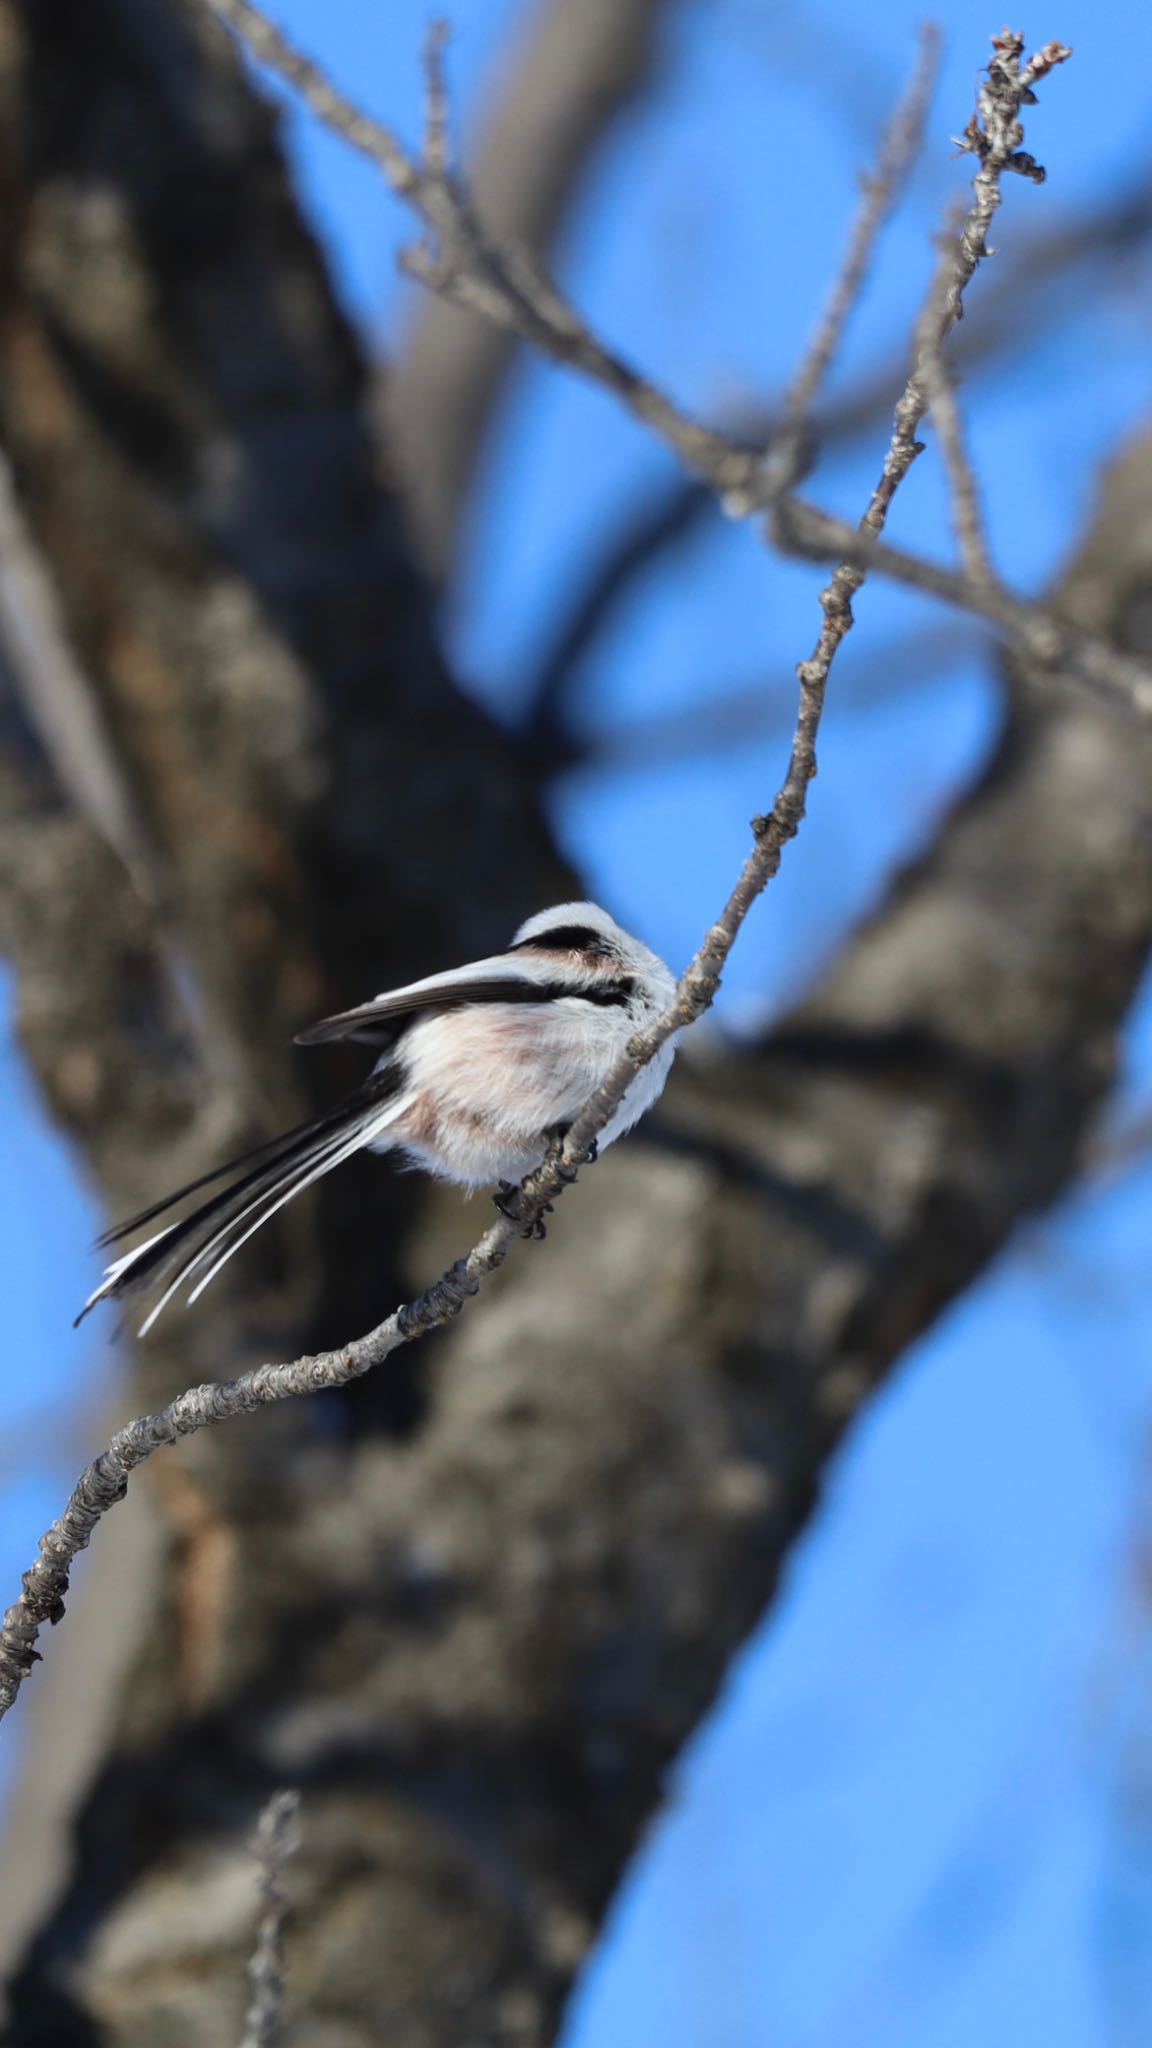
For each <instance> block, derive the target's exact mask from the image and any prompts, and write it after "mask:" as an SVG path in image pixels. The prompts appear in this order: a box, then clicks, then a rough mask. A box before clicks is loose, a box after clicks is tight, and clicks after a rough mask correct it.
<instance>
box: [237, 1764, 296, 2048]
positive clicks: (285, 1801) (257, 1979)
mask: <svg viewBox="0 0 1152 2048" xmlns="http://www.w3.org/2000/svg"><path fill="white" fill-rule="evenodd" d="M299 1817H300V1794H299V1793H298V1792H292V1791H283V1792H274V1793H273V1794H272V1797H271V1799H270V1800H269V1801H268V1803H267V1805H266V1806H265V1808H264V1810H263V1812H262V1813H261V1815H260V1818H259V1820H258V1821H257V1823H256V1833H255V1835H254V1837H253V1840H252V1853H253V1855H254V1856H255V1858H256V1864H257V1868H258V1870H259V1873H260V1923H259V1926H258V1927H257V1930H256V1946H255V1948H254V1949H253V1952H252V1959H251V1961H250V1962H249V1964H248V1982H249V1985H250V1986H251V1991H252V1996H251V1998H250V2000H249V2004H248V2013H247V2017H246V2020H245V2024H244V2038H243V2040H242V2041H241V2043H240V2048H276V2043H277V2042H278V2041H279V2040H280V2039H281V2038H282V2027H283V2019H284V1919H285V1915H286V1913H287V1911H288V1901H287V1899H286V1898H285V1896H284V1866H285V1864H286V1863H287V1861H288V1859H289V1857H290V1856H294V1855H295V1854H296V1851H297V1849H298V1848H299V1846H300V1826H299Z"/></svg>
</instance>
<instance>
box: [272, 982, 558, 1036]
mask: <svg viewBox="0 0 1152 2048" xmlns="http://www.w3.org/2000/svg"><path fill="white" fill-rule="evenodd" d="M581 993H582V991H581V990H580V989H579V988H578V987H577V988H573V987H572V986H571V984H570V983H569V982H566V981H560V980H550V981H543V980H538V979H533V978H531V977H530V976H528V975H526V974H523V975H521V974H512V973H509V974H507V975H503V976H497V975H482V976H481V975H478V976H477V977H476V979H475V980H474V981H469V980H468V979H467V978H466V977H465V976H464V975H460V976H459V977H458V978H454V979H449V978H448V977H447V976H445V977H444V979H443V980H442V981H440V982H439V985H432V984H430V983H422V982H414V983H413V985H412V987H411V988H401V989H397V990H396V992H395V994H394V995H387V996H375V997H374V998H373V1000H372V1001H371V1002H370V1003H361V1004H360V1006H359V1008H358V1009H355V1010H342V1011H341V1012H340V1014H339V1016H337V1017H323V1018H322V1019H321V1021H320V1022H319V1024H312V1025H310V1026H309V1028H308V1030H307V1031H299V1032H297V1034H296V1044H297V1045H329V1044H331V1043H332V1042H333V1041H335V1040H337V1039H357V1040H358V1041H359V1042H360V1043H361V1044H363V1045H377V1046H379V1045H388V1044H390V1043H391V1041H392V1039H393V1038H394V1037H395V1035H396V1027H397V1025H398V1023H399V1022H400V1021H401V1020H402V1019H403V1018H405V1017H411V1016H413V1015H414V1014H415V1013H416V1012H417V1011H420V1010H458V1009H460V1008H461V1007H462V1006H463V1005H464V1004H466V1003H552V1002H555V1001H556V999H557V997H559V996H571V995H580V994H581Z"/></svg>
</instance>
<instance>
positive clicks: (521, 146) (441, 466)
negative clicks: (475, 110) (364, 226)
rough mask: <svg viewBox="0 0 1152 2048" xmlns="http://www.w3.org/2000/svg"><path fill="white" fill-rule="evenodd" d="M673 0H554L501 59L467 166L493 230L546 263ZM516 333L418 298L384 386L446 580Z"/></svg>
mask: <svg viewBox="0 0 1152 2048" xmlns="http://www.w3.org/2000/svg"><path fill="white" fill-rule="evenodd" d="M672 5H673V0H580V4H579V6H577V7H573V6H572V5H571V0H548V4H546V5H543V6H538V7H536V8H534V9H533V11H532V15H531V19H530V21H529V22H528V24H527V27H526V29H525V32H524V34H523V35H522V36H521V37H518V38H517V40H516V42H515V45H514V47H513V48H512V49H511V50H510V51H509V52H508V54H507V56H506V58H505V60H504V63H503V67H502V68H503V71H504V76H503V78H502V80H501V82H500V84H499V87H498V90H497V93H496V96H495V99H494V101H493V103H492V105H491V106H490V108H489V110H488V112H487V115H486V117H485V119H484V121H483V125H482V129H481V133H480V138H479V142H478V145H477V148H476V150H475V152H474V155H473V157H472V161H471V163H470V165H469V167H468V173H467V176H468V186H469V190H470V192H471V194H472V198H473V203H474V205H475V206H476V208H477V211H478V212H479V213H480V215H481V216H482V218H483V220H484V221H485V223H486V224H487V227H488V229H489V231H490V232H491V233H492V234H493V235H494V236H496V237H497V238H498V239H500V240H504V239H507V240H510V241H514V242H516V243H518V244H520V245H521V246H522V247H525V248H528V249H531V250H534V251H535V252H536V253H537V254H539V255H541V256H544V255H546V253H547V251H548V250H549V249H550V248H551V247H552V245H553V243H554V241H555V238H556V236H557V233H558V231H559V230H560V229H561V227H562V225H563V222H564V220H565V218H566V215H567V213H568V211H569V209H570V207H571V205H572V201H573V199H574V196H575V194H576V192H577V190H578V189H579V183H580V177H581V174H582V172H583V171H584V170H585V169H586V168H587V166H588V165H589V164H590V163H591V162H592V161H593V159H594V157H595V155H596V152H597V150H598V148H599V146H600V144H601V143H602V141H603V139H604V138H605V136H606V134H607V133H608V132H609V131H610V129H611V128H612V127H613V125H614V123H615V121H616V119H617V118H618V116H619V115H620V114H621V112H622V111H623V110H624V109H625V108H626V107H627V106H629V105H630V104H631V103H632V102H633V101H634V100H635V99H636V98H637V96H638V95H639V94H640V93H641V92H642V91H643V89H644V87H645V84H646V83H647V81H648V79H649V78H650V77H651V74H652V71H653V68H654V64H655V60H656V58H657V53H658V49H659V44H660V28H661V25H662V23H663V21H664V19H665V17H666V16H667V15H668V14H669V13H670V12H671V8H672ZM518 347H519V337H518V336H517V335H516V334H515V333H513V332H512V331H511V330H509V329H507V328H499V327H494V326H493V325H492V324H491V323H490V322H489V321H486V320H482V319H478V318H477V317H476V316H475V315H474V314H469V313H467V312H462V311H461V310H460V308H459V307H457V306H453V305H450V304H448V303H447V302H446V301H445V300H443V299H441V298H438V297H436V296H435V294H430V293H427V292H423V293H421V294H420V297H419V300H418V303H417V306H416V309H415V313H414V317H413V321H412V325H411V328H410V330H409V331H408V333H407V335H406V336H405V338H404V340H403V342H402V344H401V347H400V350H399V353H398V355H397V356H396V358H395V360H394V361H393V362H392V363H391V364H390V365H389V368H388V373H387V376H386V378H385V379H384V380H383V391H382V406H383V412H384V417H385V423H386V430H387V436H388V444H389V446H390V447H391V448H393V449H395V451H396V453H397V456H398V459H399V462H400V465H401V473H402V477H403V482H404V495H405V500H406V503H407V504H408V506H409V508H410V511H411V516H412V520H413V523H414V526H415V530H416V534H417V537H418V539H419V541H420V543H421V546H422V549H423V553H424V557H425V560H426V561H427V563H428V564H429V566H430V567H431V569H432V570H433V572H434V573H437V574H439V575H441V576H442V575H444V574H445V573H446V570H447V567H448V565H449V563H450V562H451V561H452V559H453V554H454V542H455V538H456V534H457V531H458V528H459V524H460V521H461V518H462V516H463V514H464V512H465V511H466V508H467V504H468V499H469V495H470V491H471V487H472V481H473V478H474V476H475V472H476V466H477V463H478V461H479V460H480V457H481V454H482V451H483V448H484V444H485V441H486V438H487V435H488V432H489V429H490V427H491V424H492V419H493V414H494V412H495V409H496V406H497V404H498V401H499V398H500V394H501V391H502V390H503V387H504V384H505V382H506V379H507V376H508V372H509V370H510V368H511V366H512V363H513V362H514V360H515V356H516V352H517V349H518Z"/></svg>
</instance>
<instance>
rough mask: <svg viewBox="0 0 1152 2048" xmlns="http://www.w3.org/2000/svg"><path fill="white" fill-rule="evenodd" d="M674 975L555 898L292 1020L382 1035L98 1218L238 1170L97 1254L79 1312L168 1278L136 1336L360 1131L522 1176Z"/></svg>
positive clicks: (657, 1075) (416, 1153) (438, 1157)
mask: <svg viewBox="0 0 1152 2048" xmlns="http://www.w3.org/2000/svg"><path fill="white" fill-rule="evenodd" d="M675 989H676V983H675V978H674V976H673V975H672V974H671V972H670V971H669V969H668V968H667V967H666V966H665V964H664V962H663V960H661V959H659V958H658V956H657V955H656V954H655V953H651V952H649V950H648V948H647V946H642V945H641V944H640V941H639V940H638V939H634V938H632V937H631V936H630V934H629V933H628V932H626V931H623V930H622V929H621V927H620V926H619V925H618V924H617V923H616V921H615V919H614V918H611V917H609V915H608V913H607V911H606V910H601V909H600V908H599V906H598V905H597V904H595V903H561V904H558V905H557V906H556V908H555V909H553V910H541V911H538V912H537V914H536V916H535V917H530V918H529V919H528V920H527V922H526V923H525V924H522V925H521V927H520V929H519V931H518V932H517V933H516V936H515V938H514V939H513V941H512V944H511V946H510V947H509V948H508V951H507V952H506V953H496V954H493V955H492V956H491V957H490V958H488V959H486V960H475V961H473V962H472V963H471V965H470V966H467V967H457V968H453V969H452V970H450V971H449V972H448V973H446V974H429V975H427V976H425V978H424V980H423V981H413V982H409V984H408V986H407V987H406V988H398V989H394V990H393V991H392V992H391V993H390V994H385V995H380V996H376V997H375V998H374V999H373V1001H371V1002H369V1003H364V1004H362V1005H361V1006H360V1008H359V1009H356V1010H345V1011H344V1012H343V1014H342V1015H340V1016H338V1017H328V1018H326V1019H325V1020H324V1022H323V1023H320V1024H316V1025H314V1026H313V1027H312V1029H311V1030H310V1031H302V1032H301V1033H300V1035H299V1038H298V1039H297V1041H296V1042H297V1044H298V1045H324V1044H327V1043H328V1042H329V1041H331V1040H334V1039H356V1040H359V1041H360V1042H362V1043H363V1044H365V1045H374V1046H378V1047H382V1048H384V1050H383V1052H382V1056H381V1058H380V1059H379V1061H378V1062H377V1065H376V1066H375V1068H374V1069H373V1072H372V1073H371V1075H370V1076H369V1078H368V1080H367V1081H365V1082H364V1084H363V1086H362V1087H360V1088H357V1089H355V1090H354V1091H353V1093H352V1094H351V1095H348V1096H346V1097H345V1098H344V1100H343V1102H340V1103H338V1104H337V1105H336V1107H335V1108H334V1109H332V1110H329V1111H328V1112H327V1114H326V1115H324V1116H320V1117H317V1118H315V1120H314V1121H312V1122H311V1123H307V1124H300V1125H298V1126H297V1127H296V1129H295V1130H291V1131H287V1132H286V1133H285V1134H284V1136H283V1137H280V1138H273V1139H272V1140H271V1141H270V1142H269V1143H268V1144H266V1145H260V1146H258V1147H257V1148H256V1150H255V1151H254V1152H246V1153H244V1154H243V1155H242V1157H241V1158H239V1159H233V1160H231V1161H229V1163H228V1164H227V1165H226V1166H220V1167H217V1168H216V1170H215V1171H214V1172H212V1173H206V1174H204V1175H203V1176H202V1177H201V1179H199V1180H194V1181H191V1182H190V1183H189V1185H188V1186H187V1187H184V1188H179V1189H178V1190H177V1192H176V1193H175V1194H173V1195H167V1196H166V1197H165V1198H164V1200H163V1201H161V1202H156V1203H154V1204H153V1206H152V1207H151V1208H150V1209H145V1210H143V1211H142V1212H141V1214H140V1215H139V1216H133V1217H131V1218H130V1219H129V1221H128V1222H127V1223H121V1224H119V1225H117V1227H116V1228H115V1229H114V1230H110V1231H108V1232H107V1233H106V1235H105V1236H104V1237H102V1238H101V1239H100V1240H99V1243H100V1246H101V1248H103V1247H105V1246H107V1245H112V1244H117V1243H118V1242H119V1241H120V1240H121V1239H122V1238H124V1237H127V1236H129V1235H130V1234H131V1233H132V1232H133V1231H135V1230H138V1229H139V1228H140V1227H141V1225H143V1224H145V1223H150V1222H152V1220H153V1218H154V1217H157V1216H162V1215H163V1214H164V1213H165V1211H166V1210H168V1209H171V1208H172V1207H173V1206H174V1205H175V1204H176V1203H177V1202H181V1201H183V1200H184V1199H185V1197H186V1196H188V1195H191V1194H195V1193H196V1192H197V1191H198V1190H199V1189H200V1188H202V1187H206V1186H208V1184H209V1183H210V1182H212V1181H214V1180H222V1179H224V1178H226V1177H228V1176H236V1177H235V1178H232V1179H231V1183H230V1185H229V1186H227V1187H225V1188H223V1189H221V1190H220V1191H219V1192H218V1193H216V1194H214V1195H212V1196H210V1197H209V1199H208V1200H207V1201H206V1202H202V1203H201V1204H200V1206H199V1207H198V1208H196V1209H193V1210H192V1212H191V1214H190V1215H188V1216H185V1217H183V1218H182V1219H181V1220H180V1221H179V1222H177V1223H171V1224H169V1225H168V1226H167V1227H166V1228H165V1229H163V1230H160V1231H158V1232H157V1233H156V1235H155V1236H153V1237H149V1238H146V1239H145V1241H144V1243H143V1244H141V1245H137V1247H136V1249H135V1250H134V1251H130V1252H125V1253H124V1255H123V1256H122V1257H121V1258H118V1259H117V1260H116V1261H115V1262H114V1264H112V1265H110V1266H109V1268H108V1270H107V1272H106V1273H105V1275H104V1278H103V1280H102V1281H101V1283H100V1285H99V1287H97V1288H96V1290H95V1292H94V1293H93V1294H91V1295H90V1296H89V1298H88V1300H87V1301H86V1302H85V1304H84V1307H83V1308H82V1309H81V1311H80V1314H79V1316H77V1318H76V1321H77V1322H80V1321H81V1319H82V1318H83V1317H84V1316H86V1315H87V1314H88V1311H89V1309H92V1308H95V1306H96V1304H97V1302H99V1301H111V1300H116V1299H118V1298H119V1297H120V1296H121V1295H123V1294H127V1293H129V1292H134V1291H135V1290H137V1289H148V1290H151V1289H153V1288H154V1287H156V1286H158V1285H159V1284H160V1282H161V1281H166V1282H167V1283H168V1284H167V1286H166V1287H165V1290H164V1292H163V1294H162V1295H161V1296H160V1299H159V1300H158V1301H157V1303H156V1305H155V1307H154V1308H153V1309H152V1310H151V1312H150V1314H149V1315H148V1316H147V1318H146V1320H145V1321H144V1323H143V1324H142V1325H141V1330H140V1334H141V1336H144V1335H145V1334H146V1333H147V1331H148V1330H149V1329H151V1327H152V1324H153V1323H154V1322H155V1321H156V1318H157V1316H158V1315H159V1314H160V1311H161V1310H162V1309H163V1308H164V1307H165V1306H166V1305H167V1303H168V1302H169V1301H171V1299H172V1297H173V1295H174V1294H176V1293H178V1292H179V1290H180V1288H181V1287H183V1286H184V1284H185V1283H186V1282H191V1283H193V1284H192V1286H191V1289H190V1292H189V1295H188V1300H189V1302H193V1301H195V1300H196V1298H197V1296H198V1295H200V1294H202V1293H203V1291H204V1289H205V1288H206V1287H207V1285H208V1283H209V1281H210V1280H213V1279H214V1278H215V1276H216V1274H217V1273H218V1272H219V1271H220V1268H221V1267H222V1266H224V1265H226V1264H227V1262H228V1260H229V1259H230V1258H231V1257H232V1254H233V1252H235V1251H238V1250H239V1248H240V1246H241V1245H242V1244H243V1243H244V1242H245V1241H246V1239H248V1238H249V1237H251V1236H252V1233H253V1231H255V1230H258V1229H259V1228H260V1225H261V1224H262V1223H265V1222H267V1220H268V1218H269V1217H270V1216H274V1215H275V1213H276V1211H277V1209H280V1208H282V1207H283V1206H284V1204H285V1202H290V1201H291V1200H292V1197H293V1195H298V1194H299V1193H300V1192H301V1191H302V1189H304V1188H306V1187H308V1186H310V1185H311V1183H312V1182H313V1181H314V1180H319V1179H320V1177H321V1175H322V1174H325V1173H330V1172H331V1170H332V1168H333V1167H334V1166H339V1165H340V1164H341V1162H342V1161H343V1160H345V1159H347V1158H349V1157H350V1156H351V1154H352V1153H353V1152H358V1151H360V1150H361V1148H363V1147H368V1148H369V1149H371V1150H372V1151H374V1152H393V1151H395V1152H401V1153H403V1154H404V1156H405V1158H406V1159H407V1160H409V1161H410V1162H411V1163H412V1164H413V1165H415V1166H421V1167H423V1168H424V1169H425V1171H426V1172H428V1173H432V1174H435V1175H437V1177H438V1178H439V1179H441V1180H447V1181H453V1182H455V1183H456V1185H457V1186H459V1187H465V1188H478V1187H485V1186H490V1185H491V1184H492V1183H493V1182H495V1181H499V1182H501V1183H502V1184H505V1183H515V1182H518V1181H521V1180H523V1178H524V1176H525V1174H526V1173H531V1172H532V1170H533V1168H534V1167H537V1166H539V1165H540V1163H541V1161H542V1160H543V1159H544V1157H545V1154H546V1153H547V1150H548V1146H549V1144H550V1142H551V1141H552V1140H553V1139H554V1138H556V1137H557V1136H558V1135H562V1134H563V1132H564V1130H565V1128H566V1127H567V1125H568V1124H570V1123H571V1121H572V1119H573V1117H574V1116H575V1115H576V1112H577V1111H578V1110H579V1109H580V1107H581V1105H582V1104H583V1103H584V1102H586V1101H587V1099H588V1097H589V1096H590V1095H591V1094H592V1093H593V1092H594V1090H595V1089H596V1088H597V1087H599V1085H600V1083H601V1082H602V1081H603V1080H605V1079H606V1078H607V1076H608V1074H609V1073H610V1072H611V1070H612V1068H613V1067H614V1066H615V1064H616V1061H617V1060H618V1059H619V1057H620V1055H621V1053H622V1052H623V1051H624V1049H625V1047H626V1046H627V1044H628V1042H629V1040H630V1039H631V1037H632V1036H633V1034H634V1033H635V1032H636V1031H638V1030H639V1029H640V1028H641V1027H642V1026H643V1025H645V1024H647V1023H649V1022H651V1020H652V1018H653V1017H655V1016H656V1015H657V1014H658V1013H659V1012H660V1011H661V1010H663V1009H666V1008H667V1005H668V1004H669V1003H670V1002H671V1000H672V997H673V995H674V994H675ZM678 1036H679V1034H678V1033H677V1034H676V1035H675V1036H674V1037H672V1038H669V1039H668V1040H667V1041H666V1042H665V1044H664V1045H663V1046H662V1047H661V1048H660V1051H659V1052H658V1053H657V1055H656V1057H655V1059H653V1060H651V1061H650V1062H649V1064H648V1065H647V1066H646V1067H644V1068H643V1069H642V1071H641V1072H640V1073H639V1074H637V1076H636V1079H635V1080H634V1081H633V1082H632V1083H631V1084H630V1086H629V1088H628V1089H627V1091H626V1093H625V1094H624V1096H623V1097H622V1099H621V1102H620V1106H619V1108H618V1109H617V1111H616V1113H615V1115H614V1116H613V1117H612V1118H611V1120H610V1121H609V1122H608V1124H606V1125H605V1128H604V1129H603V1131H602V1132H601V1133H600V1140H599V1142H600V1146H601V1148H603V1147H604V1146H605V1145H610V1144H611V1143H612V1141H613V1139H614V1138H619V1137H621V1136H622V1135H623V1133H624V1132H625V1131H629V1130H631V1128H632V1126H633V1124H634V1123H636V1121H637V1119H638V1118H639V1117H641V1116H643V1114H644V1111H645V1110H646V1109H648V1108H649V1107H650V1106H651V1104H652V1103H653V1102H655V1100H656V1098H657V1096H658V1095H659V1094H660V1092H661V1090H662V1088H663V1086H664V1083H665V1081H666V1080H667V1078H668V1070H669V1068H670V1066H671V1064H672V1058H673V1053H674V1051H675V1043H676V1037H678ZM241 1168H247V1171H246V1172H241V1171H240V1169H241Z"/></svg>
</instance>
